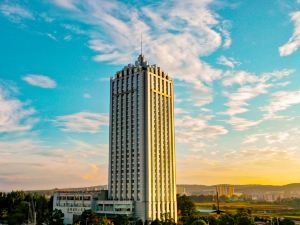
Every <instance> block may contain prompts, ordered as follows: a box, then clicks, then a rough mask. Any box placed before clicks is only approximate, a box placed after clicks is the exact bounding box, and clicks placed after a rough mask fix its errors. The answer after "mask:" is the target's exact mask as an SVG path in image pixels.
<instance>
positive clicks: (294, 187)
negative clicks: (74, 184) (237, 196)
mask: <svg viewBox="0 0 300 225" xmlns="http://www.w3.org/2000/svg"><path fill="white" fill-rule="evenodd" d="M233 186H234V187H235V192H236V193H244V194H251V193H255V192H257V193H259V192H277V191H278V192H300V183H292V184H287V185H262V184H248V185H233ZM215 187H216V185H199V184H177V193H180V194H181V193H188V194H192V195H200V194H204V195H208V194H213V193H214V191H215ZM101 189H107V185H98V186H90V187H78V188H55V189H49V190H28V191H26V192H37V193H41V194H45V195H52V194H53V193H54V192H56V191H70V192H82V191H97V190H101Z"/></svg>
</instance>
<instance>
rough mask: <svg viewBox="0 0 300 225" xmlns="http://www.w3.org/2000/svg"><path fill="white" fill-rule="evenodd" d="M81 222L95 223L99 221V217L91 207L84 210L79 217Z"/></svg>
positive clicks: (89, 224) (93, 224)
mask: <svg viewBox="0 0 300 225" xmlns="http://www.w3.org/2000/svg"><path fill="white" fill-rule="evenodd" d="M79 221H80V224H88V225H95V224H97V223H98V217H97V215H96V213H95V212H93V211H92V210H91V209H88V210H84V211H83V212H82V214H81V216H80V218H79Z"/></svg>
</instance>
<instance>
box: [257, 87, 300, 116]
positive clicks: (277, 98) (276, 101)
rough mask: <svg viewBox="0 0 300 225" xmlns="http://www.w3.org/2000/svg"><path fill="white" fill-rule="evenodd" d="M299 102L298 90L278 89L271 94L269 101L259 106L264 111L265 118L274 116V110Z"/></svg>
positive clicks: (283, 108) (281, 109)
mask: <svg viewBox="0 0 300 225" xmlns="http://www.w3.org/2000/svg"><path fill="white" fill-rule="evenodd" d="M297 104H300V90H298V91H279V92H276V93H273V94H272V98H271V99H270V103H269V104H268V105H266V106H264V107H261V110H262V111H263V112H266V115H265V117H266V118H272V117H274V115H275V113H276V112H279V111H283V110H286V109H288V108H289V107H291V106H294V105H297Z"/></svg>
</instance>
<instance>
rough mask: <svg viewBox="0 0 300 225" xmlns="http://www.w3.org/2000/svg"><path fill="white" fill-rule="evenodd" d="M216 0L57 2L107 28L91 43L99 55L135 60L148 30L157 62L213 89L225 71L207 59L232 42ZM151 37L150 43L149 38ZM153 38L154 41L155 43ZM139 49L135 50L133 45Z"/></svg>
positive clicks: (174, 73) (108, 59)
mask: <svg viewBox="0 0 300 225" xmlns="http://www.w3.org/2000/svg"><path fill="white" fill-rule="evenodd" d="M212 2H213V1H211V0H209V1H193V0H190V1H189V3H188V4H186V3H185V4H183V3H182V2H181V1H175V2H164V3H159V6H157V5H155V6H154V5H152V4H149V5H145V6H142V7H140V8H136V7H138V6H136V5H135V7H131V6H130V4H124V3H122V2H121V1H111V2H108V1H104V2H101V4H98V3H97V2H95V1H85V2H77V1H66V0H64V1H63V0H59V1H58V0H57V1H55V4H56V5H58V6H61V7H63V8H65V9H68V8H69V9H71V10H70V13H72V12H73V11H72V9H73V8H74V7H76V8H77V11H76V13H75V14H76V18H78V20H79V21H81V22H82V21H83V22H85V23H88V24H90V25H92V26H93V27H98V28H100V30H103V29H104V30H106V31H107V32H106V34H105V35H103V33H98V32H97V29H94V30H93V32H90V33H91V34H92V35H90V41H89V47H90V48H91V49H92V50H94V51H95V52H96V55H95V57H94V59H95V60H96V61H106V62H109V63H113V64H124V63H128V61H129V60H131V61H134V60H135V59H136V54H137V53H138V52H139V44H137V43H139V41H140V40H139V37H140V34H141V33H143V41H144V43H145V44H144V52H145V54H146V57H147V58H149V59H150V60H151V61H152V62H154V63H155V62H159V64H160V66H161V67H162V68H164V69H165V70H166V71H168V72H170V73H172V76H173V77H174V78H175V79H179V80H183V81H185V82H188V83H189V84H190V85H192V86H194V87H195V88H197V89H198V90H205V91H207V89H208V86H209V85H210V84H211V82H212V81H213V80H216V79H218V78H220V76H221V71H220V70H218V69H216V68H213V67H212V66H211V65H209V64H208V63H206V62H205V61H204V60H202V59H201V57H202V56H206V55H208V54H210V53H212V52H214V51H215V50H216V49H218V48H219V47H221V46H222V41H223V39H224V42H226V44H225V45H226V46H229V45H230V44H229V40H230V33H229V32H228V30H229V29H228V28H229V26H228V23H229V22H228V21H227V22H224V21H220V20H219V19H220V17H218V15H217V14H216V13H215V12H213V11H212V10H211V9H210V5H211V3H212ZM148 43H149V44H148ZM150 43H151V44H150ZM133 49H135V51H132V50H133Z"/></svg>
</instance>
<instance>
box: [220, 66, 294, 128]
mask: <svg viewBox="0 0 300 225" xmlns="http://www.w3.org/2000/svg"><path fill="white" fill-rule="evenodd" d="M294 72H295V70H293V69H282V70H275V71H272V72H268V73H262V74H260V75H255V74H252V73H249V72H247V71H227V72H225V73H224V79H223V81H222V82H223V85H224V86H225V87H227V86H233V85H235V84H237V85H239V86H238V88H237V89H235V90H234V91H230V92H229V91H225V92H224V96H225V97H227V98H228V99H229V101H228V102H227V103H225V106H227V107H228V109H227V110H226V111H225V112H222V113H220V114H223V115H228V116H230V117H231V118H230V119H228V120H227V121H226V122H227V123H228V124H231V125H232V126H233V127H234V128H235V129H236V130H245V129H248V128H250V127H252V126H256V125H258V124H260V123H261V122H263V120H264V119H266V118H261V119H259V120H257V121H254V120H249V119H245V118H242V117H238V116H237V115H239V114H243V113H246V112H248V111H249V107H250V103H249V101H250V100H252V99H254V98H257V97H258V96H260V95H263V94H268V93H269V90H270V88H272V87H276V86H282V82H280V81H281V79H283V78H285V77H288V76H290V75H291V74H293V73H294Z"/></svg>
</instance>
